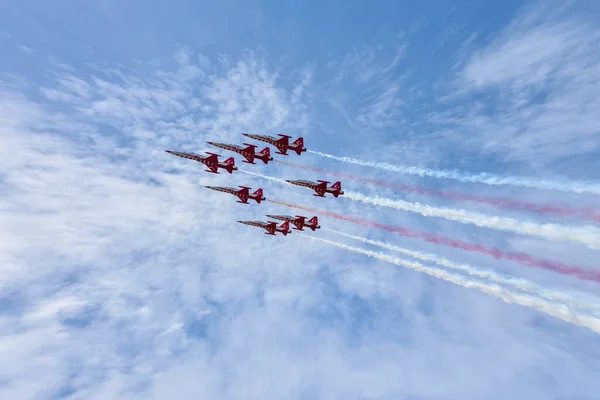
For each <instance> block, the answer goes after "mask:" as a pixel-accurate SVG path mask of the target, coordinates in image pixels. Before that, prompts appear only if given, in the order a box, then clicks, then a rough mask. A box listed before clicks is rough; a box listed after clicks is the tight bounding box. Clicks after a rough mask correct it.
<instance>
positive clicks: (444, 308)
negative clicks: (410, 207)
mask: <svg viewBox="0 0 600 400" xmlns="http://www.w3.org/2000/svg"><path fill="white" fill-rule="evenodd" d="M175 58H176V61H177V63H178V65H177V67H176V68H174V69H172V68H168V67H165V66H163V65H162V64H161V63H157V67H156V68H157V69H156V70H154V71H153V72H150V73H142V72H138V73H134V72H132V71H131V70H128V69H127V68H125V67H120V68H119V69H113V70H112V71H107V70H102V69H96V75H94V76H90V75H87V74H84V73H82V72H79V71H78V70H77V69H76V68H69V69H68V70H63V71H61V72H60V74H59V77H58V78H57V79H56V81H55V84H54V85H50V84H47V85H46V86H44V88H43V89H42V90H41V94H42V95H43V96H45V102H34V101H32V100H30V99H27V98H25V97H23V95H21V94H16V93H15V92H14V91H9V92H6V91H5V92H2V97H1V99H2V102H0V124H1V125H2V126H3V130H2V136H1V137H0V140H1V146H0V167H1V171H2V172H1V173H2V180H1V182H2V186H0V193H1V194H2V196H3V199H4V200H6V201H4V202H3V205H2V206H1V207H0V222H1V223H2V226H3V227H4V228H5V229H2V230H0V254H2V257H3V258H2V259H1V260H0V262H1V266H2V271H1V272H2V275H3V283H2V286H1V291H0V304H3V305H4V304H8V306H7V307H5V308H6V310H0V318H1V319H0V326H1V328H0V335H2V336H0V359H2V360H3V361H5V362H4V363H3V368H0V382H2V385H4V382H7V383H8V384H7V385H6V386H0V393H1V394H2V396H4V397H10V398H36V397H37V398H39V397H44V398H48V397H51V396H52V395H54V394H57V393H69V392H70V391H75V393H74V394H73V398H128V399H131V398H136V397H139V398H164V397H165V396H166V397H168V396H172V395H173V393H177V396H178V397H179V398H182V399H186V398H192V397H194V398H222V399H227V398H239V397H240V394H243V395H244V396H245V397H247V398H257V399H258V398H260V399H264V398H282V397H286V396H287V397H292V398H294V397H295V398H301V397H302V396H305V397H310V398H315V397H316V398H320V397H323V398H335V397H344V398H347V397H352V396H357V395H362V396H363V397H368V398H373V397H380V398H397V397H402V396H404V397H406V396H412V395H419V396H425V397H443V396H454V397H461V398H466V399H468V398H481V397H486V398H494V396H496V398H503V396H504V397H506V395H511V396H512V395H514V394H515V393H514V392H513V390H512V389H510V385H505V383H506V382H514V380H515V379H518V378H516V377H515V376H517V375H518V373H519V372H524V371H527V370H530V369H531V368H533V367H534V366H539V365H547V364H548V363H550V362H552V363H554V365H558V366H559V368H560V366H564V365H569V366H571V364H572V363H573V361H572V358H573V357H572V356H571V355H570V354H569V353H568V352H567V351H566V350H557V351H556V352H555V353H553V354H552V355H545V354H544V351H545V350H546V346H547V344H546V343H548V341H550V342H552V340H558V339H553V338H552V332H551V331H550V332H548V331H549V330H542V329H536V328H532V326H531V324H532V323H531V319H532V318H537V314H532V313H531V312H530V311H529V310H524V309H522V308H518V307H513V306H506V305H504V304H501V303H500V302H498V301H496V300H494V299H490V298H488V297H485V296H481V295H479V294H477V293H473V292H470V291H465V290H463V289H460V288H455V287H452V286H450V285H448V284H446V283H443V282H437V281H431V280H430V279H428V278H426V277H423V276H421V275H419V274H417V273H414V272H411V271H403V270H398V269H393V268H391V267H390V266H389V265H387V264H381V263H368V264H366V263H365V260H364V259H362V258H359V257H354V256H350V255H348V254H346V253H343V252H342V253H340V252H337V251H334V250H333V249H331V248H328V247H322V246H318V245H317V246H315V245H314V244H313V243H307V242H305V241H303V240H302V239H301V238H298V237H297V236H295V235H294V234H292V235H290V236H288V237H286V238H272V237H269V236H266V235H263V234H262V232H261V231H260V230H258V229H255V228H252V227H245V226H239V224H237V223H236V222H235V221H236V220H238V219H242V218H243V219H258V218H261V216H262V215H263V214H264V213H266V212H267V211H269V212H272V211H273V209H272V208H271V206H270V205H268V204H263V205H260V206H255V205H250V206H242V205H240V204H237V203H236V202H235V199H234V198H233V197H231V196H227V195H225V194H221V193H215V192H210V191H207V190H202V188H201V186H202V185H204V184H217V185H227V186H229V185H237V184H248V185H249V186H254V185H260V186H261V187H263V188H265V192H266V193H267V197H269V196H271V197H273V198H281V199H286V198H289V197H290V193H293V194H294V196H297V197H294V199H296V198H297V199H301V201H302V202H306V203H307V204H309V205H311V206H314V207H320V208H328V209H331V210H334V211H340V212H341V211H343V212H346V213H349V214H352V215H359V214H360V215H361V216H362V217H364V218H370V217H372V216H373V215H374V214H375V213H377V217H378V218H379V219H384V220H385V219H388V217H389V220H393V221H392V222H393V223H394V224H406V225H407V226H413V225H415V224H417V223H419V221H418V220H416V219H412V217H410V216H404V215H396V214H394V215H392V214H386V213H385V212H381V211H379V210H376V211H374V210H371V209H367V208H358V207H357V206H355V205H347V204H346V203H344V202H343V199H340V201H338V202H335V201H333V199H331V198H328V199H325V200H326V201H327V202H326V203H323V202H322V201H321V200H323V199H316V198H313V197H312V196H310V193H309V192H302V191H295V192H290V191H287V190H286V188H282V187H280V186H278V185H271V184H269V183H268V182H264V181H255V180H250V178H249V177H248V176H246V175H245V174H235V173H234V174H233V175H225V174H224V175H218V176H214V175H210V174H206V173H204V172H203V171H202V168H201V167H200V166H198V165H195V164H193V163H191V162H186V161H185V160H180V159H178V158H175V157H173V156H171V155H168V154H166V153H164V151H163V150H164V149H166V148H173V149H176V150H183V151H185V150H191V151H203V150H208V149H210V147H208V146H206V145H205V144H204V142H205V141H206V140H209V139H214V140H226V141H232V142H238V141H240V137H239V133H241V132H244V131H254V132H257V131H258V132H261V131H263V132H262V133H269V132H274V131H275V132H279V131H280V130H282V131H287V132H290V134H292V135H297V134H298V133H300V132H301V133H302V134H303V135H304V136H305V137H307V138H308V139H307V142H309V141H310V142H311V143H315V142H317V141H318V135H317V133H313V132H311V131H309V130H308V128H310V127H311V125H312V123H313V121H312V120H311V111H310V104H311V99H312V96H314V94H315V93H316V92H318V91H317V90H315V89H314V87H313V86H312V85H314V81H313V73H312V71H311V70H310V69H308V68H307V69H304V70H302V71H301V72H300V73H299V74H298V73H296V75H294V79H292V78H290V77H288V76H282V73H281V72H279V73H278V74H276V73H273V72H272V70H271V69H270V68H269V67H268V65H267V64H266V63H265V62H264V61H262V60H261V59H259V58H258V57H257V56H256V55H254V54H251V53H249V54H247V55H246V56H244V57H242V58H240V59H237V60H235V61H231V60H229V61H227V60H221V61H215V60H214V59H207V57H205V56H195V55H193V53H191V52H188V51H186V50H185V49H181V50H179V51H178V53H177V54H176V57H175ZM198 58H200V59H201V62H196V60H197V59H198ZM392 63H393V62H392ZM383 68H384V69H385V66H384V67H383ZM13 89H14V88H13ZM213 150H214V149H213ZM412 156H413V157H416V156H414V155H412ZM303 157H304V155H303ZM303 160H310V158H308V157H306V158H303ZM252 167H253V168H257V169H258V170H260V169H262V168H264V169H265V170H266V169H267V168H272V170H269V171H273V174H275V175H278V176H279V175H282V174H283V173H286V174H292V173H293V174H298V175H300V173H299V172H298V171H295V172H291V171H290V170H280V169H279V168H280V166H277V165H269V166H260V165H257V166H252ZM269 173H271V172H269ZM302 196H304V197H302ZM298 201H300V200H298ZM324 204H325V205H324ZM276 210H277V211H278V212H279V211H281V212H284V213H286V214H287V213H289V211H290V210H285V211H284V210H281V209H276ZM323 223H324V222H323V221H322V222H321V224H322V225H323ZM432 226H433V227H434V228H437V227H438V226H437V225H432ZM443 228H444V229H450V228H448V227H447V226H444V227H443ZM348 229H355V228H352V227H348ZM440 230H442V227H440ZM361 233H362V234H365V232H364V230H362V232H361ZM317 234H321V233H320V232H317ZM456 234H457V235H458V234H460V232H457V233H456ZM398 240H399V241H401V240H402V239H398ZM357 299H361V300H367V301H366V302H360V301H357ZM359 306H360V307H372V309H369V310H361V308H360V307H359ZM366 315H368V316H369V318H370V319H368V320H365V316H366ZM492 316H493V317H492ZM550 323H554V322H550ZM555 326H556V327H557V328H555V329H557V330H558V329H560V330H563V331H567V332H569V333H571V334H572V335H574V336H577V338H579V339H582V340H581V341H582V342H583V343H584V344H583V345H582V346H584V347H585V348H588V347H591V345H590V346H588V347H586V346H587V345H586V344H585V343H586V341H585V339H586V338H588V336H586V335H587V332H583V331H579V330H575V328H572V327H569V326H566V327H565V326H564V325H559V323H557V324H556V325H555ZM515 337H516V338H518V340H515V339H514V338H515ZM540 338H541V339H543V340H540ZM521 339H522V340H523V341H524V343H525V344H522V343H521V341H520V340H521ZM591 340H592V339H590V341H589V342H587V343H592V342H591ZM559 344H564V342H560V341H559ZM594 351H595V350H594V349H593V348H592V349H590V352H589V354H588V355H583V356H582V357H581V359H583V360H591V361H589V362H593V360H594V359H596V358H594V357H595V353H594ZM457 360H460V361H457ZM490 360H494V361H495V362H490ZM577 366H579V368H575V369H574V370H573V371H575V372H572V373H571V372H569V371H567V372H566V375H565V376H567V377H568V378H573V379H575V380H578V379H582V378H579V377H578V376H579V375H576V372H577V373H580V374H581V376H587V377H588V378H590V377H593V376H595V375H594V371H591V372H590V371H589V370H587V371H585V370H584V371H583V372H582V369H581V366H580V364H577V365H575V367H577ZM473 370H478V371H479V372H481V374H482V375H481V376H482V378H479V379H473V377H472V376H471V371H473ZM507 370H510V371H514V372H512V375H510V374H509V378H504V379H505V380H500V381H499V380H498V378H497V377H498V376H504V377H506V376H507V375H506V371H507ZM586 372H587V373H586ZM532 374H533V373H532ZM533 375H534V374H533ZM534 376H535V375H534ZM511 378H512V379H511ZM432 382H435V384H433V383H432ZM565 382H567V380H563V381H561V382H560V384H562V385H566V383H565ZM578 382H579V381H578ZM597 385H598V384H597V383H596V380H593V379H588V380H587V384H585V385H580V386H578V387H575V388H574V389H573V390H574V391H573V392H572V393H575V395H578V394H581V393H583V391H584V390H585V389H590V388H591V389H595V388H596V386H597ZM544 390H545V388H544V386H543V385H538V386H535V387H532V388H530V389H528V391H525V393H526V394H527V395H532V396H540V395H541V393H543V392H544ZM521 395H522V393H521Z"/></svg>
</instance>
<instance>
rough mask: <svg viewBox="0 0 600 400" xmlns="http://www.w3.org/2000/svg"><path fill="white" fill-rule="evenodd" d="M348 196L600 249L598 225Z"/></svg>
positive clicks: (433, 215) (458, 220)
mask: <svg viewBox="0 0 600 400" xmlns="http://www.w3.org/2000/svg"><path fill="white" fill-rule="evenodd" d="M240 171H242V172H245V173H247V174H250V175H254V176H258V177H260V178H263V179H268V180H271V181H274V182H280V183H285V184H288V185H289V183H288V182H286V181H285V180H284V179H279V178H275V177H272V176H268V175H263V174H258V173H255V172H250V171H245V170H240ZM344 196H345V197H347V198H349V199H351V200H355V201H360V202H363V203H367V204H373V205H377V206H384V207H390V208H394V209H397V210H403V211H410V212H415V213H418V214H421V215H424V216H426V217H442V218H446V219H449V220H452V221H457V222H462V223H463V224H472V225H476V226H480V227H484V228H492V229H499V230H503V231H509V232H515V233H519V234H521V235H531V236H538V237H542V238H545V239H550V240H567V241H572V242H576V243H581V244H585V245H587V246H588V247H590V248H592V249H600V230H599V229H597V228H595V227H591V226H589V227H585V228H567V227H563V226H560V225H556V224H543V225H539V224H535V223H533V222H521V221H518V220H516V219H513V218H507V217H491V216H487V215H484V214H479V213H472V212H468V211H465V210H454V209H451V208H444V207H431V206H426V205H422V204H420V203H410V202H407V201H404V200H390V199H382V198H379V197H369V196H365V195H363V194H361V193H355V192H348V191H346V194H345V195H344Z"/></svg>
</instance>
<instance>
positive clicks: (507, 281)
mask: <svg viewBox="0 0 600 400" xmlns="http://www.w3.org/2000/svg"><path fill="white" fill-rule="evenodd" d="M323 230H324V231H327V232H331V233H334V234H336V235H340V236H344V237H347V238H349V239H353V240H358V241H360V242H363V243H365V244H370V245H373V246H378V247H381V248H384V249H387V250H391V251H395V252H398V253H403V254H406V255H408V256H411V257H414V258H418V259H419V260H423V261H430V262H434V263H436V264H438V265H442V266H444V267H447V268H450V269H454V270H457V271H462V272H466V273H467V274H469V275H472V276H477V277H479V278H484V279H489V280H492V281H494V282H497V283H500V284H504V285H510V286H513V287H515V288H517V289H520V290H523V291H525V292H529V293H531V294H535V295H538V296H541V297H544V298H546V299H548V300H552V301H559V302H563V303H565V304H567V305H569V306H571V307H577V308H581V309H584V310H588V311H592V312H594V314H596V315H599V316H600V314H599V307H598V306H594V305H591V304H588V303H580V302H578V301H576V300H574V299H573V298H572V297H571V296H569V295H567V294H564V293H560V292H556V291H552V290H547V289H544V288H542V287H540V286H538V285H536V284H534V283H532V282H529V281H528V280H526V279H518V278H514V277H511V276H502V275H500V274H497V273H495V272H492V271H488V270H482V269H478V268H475V267H472V266H470V265H467V264H459V263H455V262H453V261H450V260H448V259H446V258H443V257H439V256H436V255H434V254H427V253H422V252H420V251H413V250H408V249H405V248H403V247H399V246H394V245H392V244H389V243H384V242H380V241H378V240H371V239H367V238H364V237H360V236H354V235H349V234H347V233H345V232H340V231H336V230H335V229H329V228H323Z"/></svg>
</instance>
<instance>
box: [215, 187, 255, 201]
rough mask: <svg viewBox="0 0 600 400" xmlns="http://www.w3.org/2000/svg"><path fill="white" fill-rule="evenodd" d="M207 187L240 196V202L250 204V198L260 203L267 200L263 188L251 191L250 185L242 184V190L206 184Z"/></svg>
mask: <svg viewBox="0 0 600 400" xmlns="http://www.w3.org/2000/svg"><path fill="white" fill-rule="evenodd" d="M205 187H206V188H209V189H212V190H216V191H218V192H225V193H229V194H232V195H234V196H237V197H239V200H238V201H237V202H238V203H243V204H248V199H252V200H254V201H256V202H257V203H258V204H260V202H261V201H263V200H266V197H264V196H263V190H262V189H257V190H256V191H255V192H254V193H250V191H249V190H250V189H251V188H249V187H248V186H240V188H241V189H240V190H236V189H235V188H232V187H219V186H205Z"/></svg>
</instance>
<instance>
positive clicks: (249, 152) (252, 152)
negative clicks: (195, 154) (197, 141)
mask: <svg viewBox="0 0 600 400" xmlns="http://www.w3.org/2000/svg"><path fill="white" fill-rule="evenodd" d="M206 143H208V144H210V145H213V146H215V147H219V148H221V149H225V150H230V151H235V152H236V153H238V154H241V155H242V156H244V158H245V159H246V160H242V162H245V163H248V164H256V163H255V162H254V159H255V158H258V159H259V160H262V162H264V163H265V164H268V163H269V161H272V160H273V157H271V150H270V149H269V148H268V147H265V148H264V149H262V150H261V151H260V152H259V153H257V152H256V146H255V145H253V144H248V143H244V144H245V145H246V146H248V147H246V148H244V147H242V146H237V145H235V144H226V143H215V142H206Z"/></svg>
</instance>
